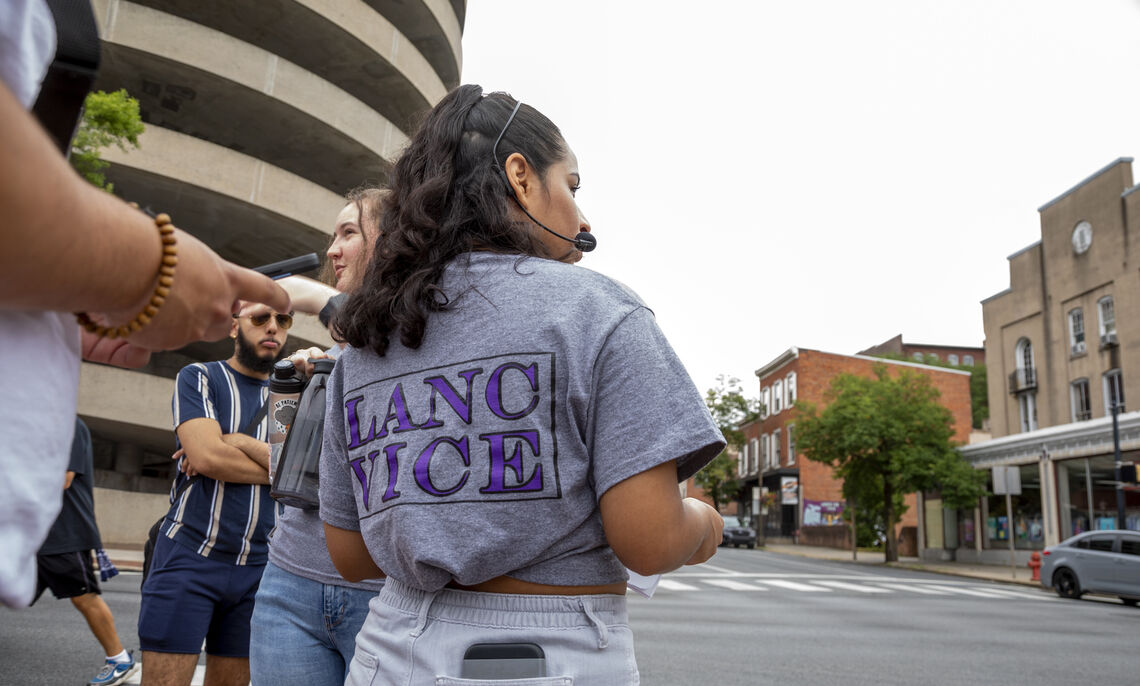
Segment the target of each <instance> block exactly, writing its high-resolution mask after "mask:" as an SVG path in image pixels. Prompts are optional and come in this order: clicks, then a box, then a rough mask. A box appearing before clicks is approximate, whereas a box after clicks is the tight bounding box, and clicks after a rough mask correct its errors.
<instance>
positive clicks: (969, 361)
mask: <svg viewBox="0 0 1140 686" xmlns="http://www.w3.org/2000/svg"><path fill="white" fill-rule="evenodd" d="M962 364H964V365H965V366H967V367H973V366H974V356H973V355H966V356H965V357H963V358H962Z"/></svg>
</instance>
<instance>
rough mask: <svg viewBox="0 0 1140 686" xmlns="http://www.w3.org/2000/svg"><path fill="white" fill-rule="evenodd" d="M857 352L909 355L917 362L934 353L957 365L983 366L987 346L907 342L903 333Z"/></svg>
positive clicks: (938, 357) (935, 356) (878, 354)
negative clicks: (974, 346) (975, 346)
mask: <svg viewBox="0 0 1140 686" xmlns="http://www.w3.org/2000/svg"><path fill="white" fill-rule="evenodd" d="M857 354H859V355H869V356H871V357H878V356H880V355H898V356H900V357H909V358H911V359H913V360H914V361H915V362H923V361H925V360H926V356H927V355H932V356H933V357H934V359H936V360H943V361H945V362H947V363H949V364H951V365H953V366H955V367H957V366H958V365H961V366H963V367H971V366H974V365H977V366H982V365H985V363H986V349H985V348H971V347H968V346H959V345H933V344H929V343H906V342H904V341H903V337H902V334H901V333H900V334H899V335H897V336H895V337H894V338H892V339H890V340H888V341H883V342H882V343H880V344H878V345H873V346H871V347H870V348H867V349H866V350H860V351H859V352H858V353H857Z"/></svg>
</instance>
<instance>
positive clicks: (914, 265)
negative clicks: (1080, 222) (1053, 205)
mask: <svg viewBox="0 0 1140 686" xmlns="http://www.w3.org/2000/svg"><path fill="white" fill-rule="evenodd" d="M463 51H464V55H463V60H464V64H463V80H464V82H466V83H478V84H480V85H481V86H483V87H484V89H486V90H505V91H508V92H510V93H511V94H512V95H514V96H515V97H517V98H519V99H521V100H523V101H524V102H527V103H529V104H531V105H534V106H535V107H537V108H538V109H540V110H541V111H543V112H544V113H545V114H547V116H549V117H550V118H551V119H552V120H553V121H554V122H555V123H556V124H557V125H558V126H559V127H560V128H561V129H562V132H563V134H564V135H565V136H566V139H567V141H568V142H569V144H570V146H571V148H573V149H574V151H575V153H576V154H577V156H578V160H579V165H580V170H581V172H582V189H581V191H580V192H579V193H578V202H579V206H580V207H581V208H582V209H583V211H584V212H585V214H586V216H587V217H588V218H589V220H590V222H591V224H592V226H593V230H594V232H595V235H596V236H597V238H598V248H597V250H596V251H594V252H593V253H591V254H589V255H587V256H586V258H585V259H584V260H583V261H582V262H581V263H580V264H582V265H583V266H586V267H589V268H591V269H595V270H597V271H599V272H602V273H604V274H606V275H608V276H611V277H614V278H616V279H618V280H620V281H623V282H624V283H626V284H628V285H629V286H631V287H632V288H633V289H634V290H636V291H637V292H638V293H639V294H640V295H641V297H642V298H643V299H645V301H646V302H647V303H648V304H649V306H650V307H651V308H653V310H654V311H655V312H656V314H657V319H658V322H659V323H660V325H661V327H662V329H663V330H664V331H665V334H666V335H667V336H668V337H669V340H670V341H671V342H672V344H673V346H674V348H675V349H676V350H677V353H678V354H679V355H680V357H681V359H682V360H683V361H684V363H685V366H686V367H687V368H688V370H689V373H690V374H691V375H692V377H693V380H694V381H695V382H696V384H697V386H698V387H699V388H700V389H701V390H702V391H704V390H705V389H707V388H709V387H711V386H712V385H713V384H714V383H715V380H716V377H717V375H718V374H726V375H730V376H736V377H739V378H740V379H741V380H742V381H743V382H744V389H745V391H746V393H747V394H748V395H750V396H756V395H758V385H757V381H756V377H755V376H754V374H753V372H754V371H755V370H756V369H757V368H759V367H761V366H763V365H764V364H766V363H767V362H769V361H771V360H772V359H773V358H774V357H776V356H777V355H779V354H780V353H781V352H783V351H784V350H786V349H788V348H789V347H792V346H799V347H805V348H814V349H820V350H826V351H829V352H838V353H854V352H856V351H858V350H861V349H863V348H866V347H869V346H871V345H873V344H876V343H880V342H882V341H885V340H887V339H889V338H891V337H893V336H895V335H896V334H899V333H901V334H903V337H904V339H905V340H907V341H908V342H918V343H942V344H948V345H967V346H980V345H982V340H983V338H984V333H983V330H982V308H981V305H980V301H981V300H982V299H983V298H986V297H989V296H991V295H993V294H994V293H997V292H999V291H1001V290H1003V289H1005V288H1008V287H1009V269H1008V262H1007V261H1006V257H1007V256H1008V255H1010V254H1011V253H1014V252H1016V251H1018V250H1020V249H1021V248H1023V247H1025V246H1027V245H1029V244H1031V243H1033V242H1034V241H1037V240H1038V239H1039V238H1040V223H1039V218H1038V213H1037V208H1038V207H1040V206H1041V205H1043V204H1045V203H1046V202H1048V201H1049V200H1051V199H1053V198H1055V197H1056V196H1058V195H1060V194H1062V193H1064V192H1065V191H1066V190H1068V189H1069V188H1070V187H1072V186H1073V185H1074V184H1076V183H1078V182H1080V181H1081V180H1082V179H1084V178H1085V177H1087V176H1088V175H1090V174H1092V173H1093V172H1095V171H1097V170H1099V169H1100V168H1102V167H1103V166H1105V165H1106V164H1108V163H1110V162H1112V161H1113V160H1115V159H1116V158H1118V157H1132V156H1134V155H1137V154H1140V0H1095V1H1092V0H1064V1H1062V0H1001V1H994V0H957V1H955V2H946V1H944V0H942V1H931V0H893V1H889V2H887V1H883V2H871V1H867V2H850V0H795V1H783V2H767V1H761V0H739V1H728V0H724V1H717V0H712V1H709V2H694V3H681V2H677V3H666V2H659V1H656V0H578V1H577V2H574V3H567V2H554V1H549V2H547V1H540V0H471V2H469V3H468V6H467V22H466V29H465V32H464V38H463Z"/></svg>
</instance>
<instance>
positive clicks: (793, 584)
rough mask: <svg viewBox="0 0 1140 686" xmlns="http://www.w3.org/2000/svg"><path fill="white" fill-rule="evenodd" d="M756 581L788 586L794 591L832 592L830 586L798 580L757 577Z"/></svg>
mask: <svg viewBox="0 0 1140 686" xmlns="http://www.w3.org/2000/svg"><path fill="white" fill-rule="evenodd" d="M756 583H759V584H768V585H769V586H778V587H780V588H786V589H789V590H792V591H807V592H814V593H818V592H824V593H830V592H831V589H830V588H824V587H823V586H811V585H809V584H801V583H799V582H797V581H785V580H783V579H763V580H761V579H757V580H756Z"/></svg>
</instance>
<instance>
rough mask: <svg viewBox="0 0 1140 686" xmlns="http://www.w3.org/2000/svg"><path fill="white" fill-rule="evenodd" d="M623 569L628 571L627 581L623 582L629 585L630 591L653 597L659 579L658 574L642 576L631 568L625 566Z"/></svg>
mask: <svg viewBox="0 0 1140 686" xmlns="http://www.w3.org/2000/svg"><path fill="white" fill-rule="evenodd" d="M625 571H627V572H629V581H627V582H625V585H626V586H627V587H629V589H630V590H631V591H633V592H635V593H637V594H639V595H643V596H645V597H646V598H652V597H653V592H654V591H656V590H657V582H658V581H660V580H661V575H660V574H654V575H652V576H642V575H641V574H638V573H637V572H635V571H633V570H632V569H628V568H627V569H626V570H625Z"/></svg>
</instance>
